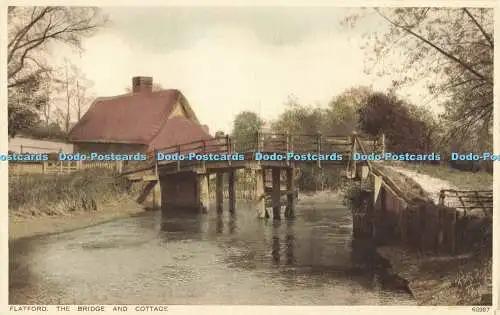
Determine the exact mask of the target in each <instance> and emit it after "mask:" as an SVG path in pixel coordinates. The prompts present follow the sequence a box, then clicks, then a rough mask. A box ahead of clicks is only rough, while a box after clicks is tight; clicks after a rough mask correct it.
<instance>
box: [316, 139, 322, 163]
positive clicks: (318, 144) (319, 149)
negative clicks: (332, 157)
mask: <svg viewBox="0 0 500 315" xmlns="http://www.w3.org/2000/svg"><path fill="white" fill-rule="evenodd" d="M322 139H323V136H322V135H321V132H318V133H317V134H316V145H317V150H318V152H317V153H318V156H319V155H320V154H321V142H322V141H321V140H322ZM318 168H321V161H320V159H318Z"/></svg>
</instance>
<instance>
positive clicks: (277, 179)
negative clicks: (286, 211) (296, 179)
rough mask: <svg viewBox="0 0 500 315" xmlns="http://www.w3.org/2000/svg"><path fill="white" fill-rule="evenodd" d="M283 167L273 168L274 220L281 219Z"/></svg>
mask: <svg viewBox="0 0 500 315" xmlns="http://www.w3.org/2000/svg"><path fill="white" fill-rule="evenodd" d="M280 175H281V169H280V168H279V167H273V168H272V180H273V182H272V183H273V190H272V191H273V192H272V195H271V196H272V198H271V200H272V206H273V220H279V219H281V176H280Z"/></svg>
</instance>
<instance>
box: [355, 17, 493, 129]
mask: <svg viewBox="0 0 500 315" xmlns="http://www.w3.org/2000/svg"><path fill="white" fill-rule="evenodd" d="M365 12H366V11H365ZM371 12H372V13H375V14H376V15H378V16H379V17H380V18H381V19H383V20H384V21H385V22H387V25H388V30H387V31H385V30H384V31H382V32H378V33H375V34H374V35H373V34H372V35H370V36H368V37H367V40H368V44H369V45H368V47H369V48H370V52H369V53H368V56H369V59H370V60H369V61H370V62H369V64H368V68H372V69H374V70H382V71H379V72H378V73H379V74H380V75H390V76H394V75H396V74H400V73H404V74H406V75H405V76H404V77H403V78H401V79H400V80H394V85H395V87H396V88H398V87H401V86H403V85H405V84H411V83H415V82H416V81H419V80H425V82H427V84H426V85H427V87H428V89H429V91H430V92H431V93H432V94H434V96H435V98H437V99H440V100H441V101H442V103H443V104H444V106H445V110H446V112H445V115H444V116H443V119H444V120H446V121H447V123H448V124H449V125H450V128H449V133H448V135H449V136H451V135H456V134H457V133H460V134H462V135H467V134H470V132H477V131H478V130H481V129H483V130H486V131H483V134H484V135H485V134H491V129H492V121H493V50H494V41H493V26H494V19H493V9H491V8H383V9H382V8H375V9H374V10H372V11H371ZM366 16H367V15H366V14H357V15H353V16H350V17H348V18H347V19H346V22H349V23H351V24H350V25H351V26H353V25H355V23H356V22H357V21H359V19H361V18H363V17H366ZM396 48H397V49H396ZM396 54H398V55H400V56H403V57H404V58H403V59H401V58H399V60H398V61H397V62H385V63H384V64H383V67H376V66H377V64H380V62H381V60H382V59H383V58H387V57H391V56H392V57H394V56H395V55H396ZM370 57H371V58H370Z"/></svg>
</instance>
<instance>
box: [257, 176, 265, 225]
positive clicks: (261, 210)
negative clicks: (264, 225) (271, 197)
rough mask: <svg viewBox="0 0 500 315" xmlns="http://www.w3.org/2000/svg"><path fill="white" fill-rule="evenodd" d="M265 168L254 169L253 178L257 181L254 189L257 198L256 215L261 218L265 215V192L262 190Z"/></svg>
mask: <svg viewBox="0 0 500 315" xmlns="http://www.w3.org/2000/svg"><path fill="white" fill-rule="evenodd" d="M264 174H265V170H264V169H262V168H260V169H258V170H256V171H255V180H256V181H257V183H256V184H257V185H256V186H257V187H256V189H255V194H256V196H255V197H256V199H257V216H258V217H259V218H261V219H264V218H266V217H267V212H266V193H265V191H264V187H265V186H264V180H265V177H264Z"/></svg>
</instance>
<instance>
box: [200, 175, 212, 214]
mask: <svg viewBox="0 0 500 315" xmlns="http://www.w3.org/2000/svg"><path fill="white" fill-rule="evenodd" d="M209 177H210V175H209V174H200V175H198V189H199V198H200V210H201V211H202V212H204V213H207V212H208V206H209V203H210V193H209V179H210V178H209Z"/></svg>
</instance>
